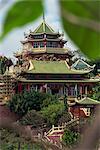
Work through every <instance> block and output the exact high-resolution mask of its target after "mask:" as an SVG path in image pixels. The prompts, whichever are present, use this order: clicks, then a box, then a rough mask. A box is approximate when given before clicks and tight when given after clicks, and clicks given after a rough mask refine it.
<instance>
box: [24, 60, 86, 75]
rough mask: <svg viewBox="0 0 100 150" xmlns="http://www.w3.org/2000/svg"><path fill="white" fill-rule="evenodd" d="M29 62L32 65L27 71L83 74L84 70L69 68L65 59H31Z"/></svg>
mask: <svg viewBox="0 0 100 150" xmlns="http://www.w3.org/2000/svg"><path fill="white" fill-rule="evenodd" d="M31 63H32V65H33V67H32V69H29V70H28V71H27V73H52V74H57V73H58V74H84V71H77V70H76V71H75V70H71V69H70V68H69V66H68V64H67V63H66V62H65V61H40V60H31Z"/></svg>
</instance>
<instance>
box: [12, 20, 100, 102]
mask: <svg viewBox="0 0 100 150" xmlns="http://www.w3.org/2000/svg"><path fill="white" fill-rule="evenodd" d="M24 36H25V39H24V40H23V41H21V44H22V50H21V51H19V52H16V53H14V56H15V57H16V58H17V59H18V61H17V64H16V66H15V67H14V70H13V76H14V75H16V76H17V78H16V83H15V85H16V86H15V88H14V93H21V92H22V91H24V90H27V91H30V90H36V91H40V92H46V93H47V92H48V93H51V94H56V95H58V97H61V96H63V95H67V97H68V101H70V103H71V102H72V103H73V101H75V99H76V98H77V99H78V98H79V97H80V99H82V98H84V97H87V95H89V93H91V92H92V88H93V87H94V86H95V85H96V84H98V83H99V82H100V78H97V77H91V75H90V74H91V72H92V71H93V70H94V67H95V65H93V66H90V65H89V64H88V63H86V62H85V61H83V60H81V59H78V60H76V61H75V62H73V60H72V57H73V53H72V52H71V51H70V50H69V49H68V48H66V47H67V46H65V45H66V43H67V41H66V40H64V39H63V34H60V33H59V32H55V31H54V30H53V29H52V28H51V27H50V26H49V25H48V24H47V23H46V22H45V20H44V19H43V21H42V23H41V24H40V25H39V26H38V27H37V28H36V29H35V30H34V31H30V32H29V33H28V34H24Z"/></svg>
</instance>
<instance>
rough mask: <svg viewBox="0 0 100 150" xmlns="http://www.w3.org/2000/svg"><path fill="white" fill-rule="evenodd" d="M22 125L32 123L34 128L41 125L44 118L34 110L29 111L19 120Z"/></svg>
mask: <svg viewBox="0 0 100 150" xmlns="http://www.w3.org/2000/svg"><path fill="white" fill-rule="evenodd" d="M20 123H21V124H22V125H32V127H34V128H39V127H43V125H44V124H45V120H44V118H43V116H42V114H41V113H40V112H38V111H36V110H31V111H29V112H28V113H27V114H26V115H25V116H24V117H23V118H22V119H21V120H20Z"/></svg>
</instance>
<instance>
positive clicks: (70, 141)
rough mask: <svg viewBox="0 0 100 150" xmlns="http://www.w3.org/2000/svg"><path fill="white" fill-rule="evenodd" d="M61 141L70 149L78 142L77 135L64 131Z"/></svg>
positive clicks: (76, 133)
mask: <svg viewBox="0 0 100 150" xmlns="http://www.w3.org/2000/svg"><path fill="white" fill-rule="evenodd" d="M62 139H63V141H64V143H66V145H67V146H69V147H71V146H72V145H74V144H75V143H77V141H78V140H79V133H78V132H73V131H71V130H69V129H66V130H65V131H64V135H63V138H62Z"/></svg>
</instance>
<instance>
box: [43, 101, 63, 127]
mask: <svg viewBox="0 0 100 150" xmlns="http://www.w3.org/2000/svg"><path fill="white" fill-rule="evenodd" d="M63 112H64V105H63V103H61V102H59V103H57V104H50V105H49V106H48V107H45V108H43V109H42V110H41V113H42V114H43V116H44V118H45V119H46V122H47V125H48V126H51V125H57V123H58V118H59V117H60V116H61V115H62V114H63Z"/></svg>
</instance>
